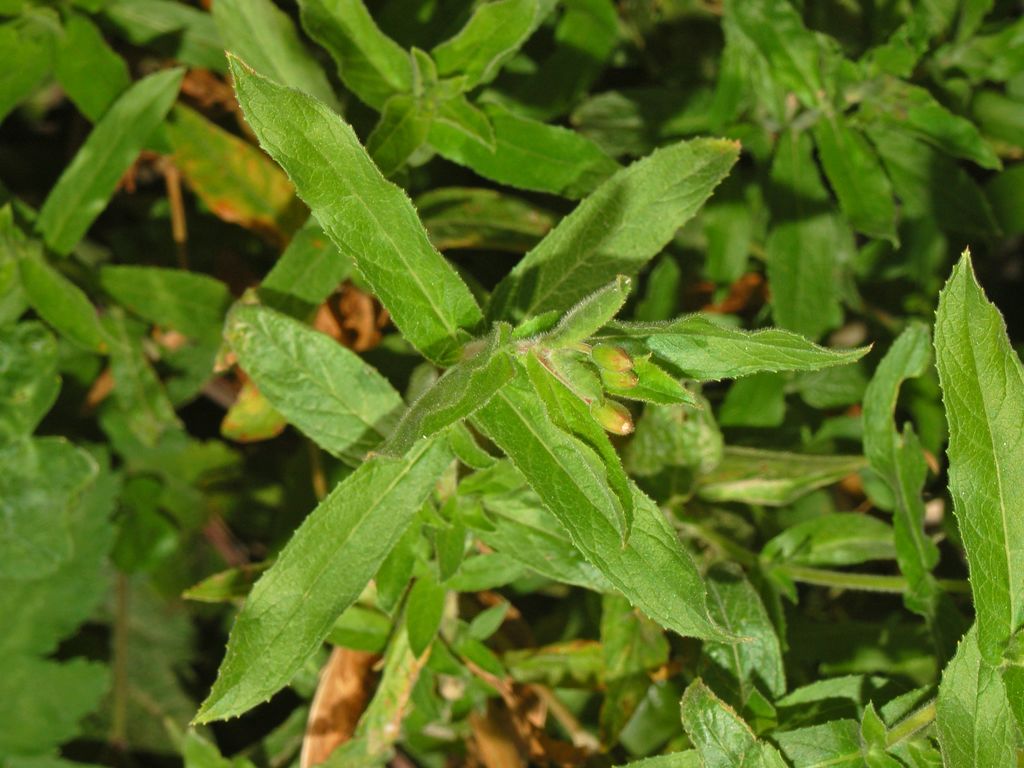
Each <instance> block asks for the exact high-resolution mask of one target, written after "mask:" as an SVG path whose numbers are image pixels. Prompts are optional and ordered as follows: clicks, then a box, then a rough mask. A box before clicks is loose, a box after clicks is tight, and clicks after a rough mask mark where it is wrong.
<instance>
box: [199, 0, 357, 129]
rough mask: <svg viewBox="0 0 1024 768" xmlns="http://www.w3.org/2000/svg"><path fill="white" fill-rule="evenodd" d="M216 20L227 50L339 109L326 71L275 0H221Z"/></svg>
mask: <svg viewBox="0 0 1024 768" xmlns="http://www.w3.org/2000/svg"><path fill="white" fill-rule="evenodd" d="M213 20H214V21H215V22H216V24H217V31H218V32H220V37H221V40H222V41H223V45H224V48H225V49H226V50H229V51H231V52H232V53H233V54H235V55H236V56H239V57H240V58H242V59H244V60H245V61H247V62H249V64H250V65H251V66H252V67H253V69H255V70H256V71H257V72H260V73H261V74H263V75H266V76H267V77H269V78H271V79H272V80H276V81H277V82H279V83H281V84H283V85H287V86H289V87H291V88H297V89H298V90H300V91H305V92H306V93H308V94H309V95H310V96H314V97H316V98H317V99H319V100H320V101H322V102H324V103H325V104H327V105H328V106H330V107H333V108H334V109H338V106H339V105H338V100H337V99H336V98H335V96H334V89H333V88H331V84H330V83H329V82H327V77H326V75H324V71H323V70H322V69H321V68H320V65H319V64H318V63H317V61H316V59H314V58H313V56H312V54H310V52H309V51H308V50H307V49H306V46H305V45H303V43H302V41H301V40H300V39H299V35H298V32H297V31H296V29H295V25H294V24H293V23H292V20H291V18H290V17H289V16H288V15H287V14H286V13H284V12H283V11H282V10H280V9H279V8H278V7H277V6H276V5H274V3H273V2H272V0H244V1H243V0H217V2H215V3H214V4H213Z"/></svg>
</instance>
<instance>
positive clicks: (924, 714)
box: [885, 699, 935, 747]
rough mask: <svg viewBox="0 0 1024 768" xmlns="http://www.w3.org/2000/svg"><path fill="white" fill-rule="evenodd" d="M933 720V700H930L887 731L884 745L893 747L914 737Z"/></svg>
mask: <svg viewBox="0 0 1024 768" xmlns="http://www.w3.org/2000/svg"><path fill="white" fill-rule="evenodd" d="M934 719H935V699H932V700H931V701H929V702H928V703H927V704H925V705H924V706H923V707H921V708H920V709H919V710H917V711H916V712H914V713H912V714H911V715H909V716H908V717H905V718H904V719H903V720H901V721H900V722H899V723H898V724H897V725H895V726H893V728H892V729H891V730H890V731H889V735H888V736H887V737H886V740H885V745H886V746H887V747H893V746H895V745H897V744H899V743H900V742H901V741H903V740H904V739H906V738H908V737H910V736H912V735H914V734H915V733H917V732H918V731H919V730H921V729H922V728H924V727H926V726H928V725H929V724H931V722H932V721H933V720H934Z"/></svg>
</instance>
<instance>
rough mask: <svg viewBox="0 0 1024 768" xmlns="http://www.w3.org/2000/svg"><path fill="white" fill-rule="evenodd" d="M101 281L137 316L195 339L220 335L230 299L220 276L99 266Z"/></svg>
mask: <svg viewBox="0 0 1024 768" xmlns="http://www.w3.org/2000/svg"><path fill="white" fill-rule="evenodd" d="M100 285H101V286H102V287H103V290H104V291H106V292H107V293H108V294H109V295H110V296H111V297H112V298H113V299H115V300H116V301H117V302H118V303H119V304H120V305H121V306H123V307H125V308H126V309H129V310H131V311H132V312H134V313H135V314H137V315H139V316H140V317H142V318H145V319H146V320H149V321H150V322H153V323H158V324H159V325H163V326H169V327H171V328H174V329H176V330H178V331H181V332H182V333H184V334H185V335H186V336H192V337H194V338H197V339H210V338H212V339H214V340H217V339H219V338H220V330H221V326H222V325H223V324H224V315H225V314H226V313H227V309H228V305H229V304H230V303H231V294H230V293H229V292H228V287H227V286H226V285H224V283H222V282H221V281H220V280H215V279H214V278H212V277H209V276H207V275H203V274H199V273H197V272H186V271H184V270H181V269H163V268H160V267H136V266H107V267H103V268H102V269H101V270H100Z"/></svg>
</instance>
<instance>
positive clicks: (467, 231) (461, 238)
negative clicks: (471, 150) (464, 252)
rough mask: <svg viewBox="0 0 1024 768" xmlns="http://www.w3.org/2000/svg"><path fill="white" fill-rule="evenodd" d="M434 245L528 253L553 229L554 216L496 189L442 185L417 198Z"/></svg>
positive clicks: (420, 211) (442, 247)
mask: <svg viewBox="0 0 1024 768" xmlns="http://www.w3.org/2000/svg"><path fill="white" fill-rule="evenodd" d="M416 209H417V210H418V211H419V214H420V217H421V218H422V219H423V224H424V225H425V226H426V228H427V232H429V233H430V239H431V241H432V242H433V243H434V245H435V246H436V247H437V248H438V249H440V250H442V251H445V250H448V249H449V248H474V249H481V250H497V251H508V252H510V253H524V252H525V251H528V250H530V248H532V247H533V246H534V245H536V244H537V242H538V241H539V240H540V239H541V238H542V237H544V235H545V234H547V232H548V230H550V229H551V225H552V222H553V220H554V215H553V214H552V213H551V212H549V211H547V210H545V209H544V208H541V207H539V206H537V205H534V204H533V203H532V202H529V201H527V200H523V199H522V198H519V197H514V196H512V195H506V194H503V193H501V192H498V191H496V190H493V189H482V188H479V189H478V188H474V187H441V188H440V189H434V190H431V191H429V192H426V193H424V194H422V195H420V196H419V197H417V198H416Z"/></svg>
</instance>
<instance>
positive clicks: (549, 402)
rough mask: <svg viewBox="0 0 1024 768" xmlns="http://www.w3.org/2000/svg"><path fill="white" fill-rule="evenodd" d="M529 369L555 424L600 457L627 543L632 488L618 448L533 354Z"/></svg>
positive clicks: (630, 517) (581, 404)
mask: <svg viewBox="0 0 1024 768" xmlns="http://www.w3.org/2000/svg"><path fill="white" fill-rule="evenodd" d="M526 369H527V371H528V372H529V374H530V381H531V382H532V383H533V388H534V389H535V390H536V391H537V394H538V395H540V398H541V400H542V401H543V402H544V407H545V408H546V409H547V412H548V416H549V417H550V418H551V420H552V421H553V422H554V423H555V425H556V426H558V427H560V428H561V429H563V430H564V431H566V432H569V433H570V434H574V435H576V436H577V437H578V438H580V439H581V440H582V441H583V442H585V443H586V444H587V445H588V446H590V447H591V448H593V449H594V451H595V452H596V453H597V455H598V456H599V457H600V458H601V461H602V463H603V465H604V471H605V476H606V477H607V479H608V486H609V487H610V488H611V489H612V491H614V493H615V496H616V498H617V499H618V501H619V505H620V507H621V510H622V513H621V516H620V520H619V530H620V532H621V534H622V538H623V541H625V540H626V539H628V538H629V530H630V528H631V527H632V525H633V515H634V504H633V486H632V483H631V482H630V480H629V476H628V475H626V470H624V469H623V468H622V461H621V460H620V459H619V454H618V453H616V452H615V446H613V445H612V443H611V440H609V439H608V434H607V433H606V432H605V431H604V429H603V428H602V427H601V425H600V424H598V423H597V421H596V420H595V419H594V417H593V416H592V415H591V412H590V408H589V407H587V405H586V404H584V402H583V401H582V400H580V398H579V397H578V396H577V395H575V394H574V393H573V392H571V391H570V390H569V389H568V388H567V387H565V386H564V385H563V384H562V383H561V382H560V381H559V380H558V379H557V378H556V377H555V376H554V375H553V374H552V372H551V371H550V370H549V369H548V368H547V367H545V366H544V365H543V364H542V363H541V361H540V359H539V358H538V357H537V356H536V355H530V356H529V357H528V358H527V359H526ZM617 509H618V508H617Z"/></svg>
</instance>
